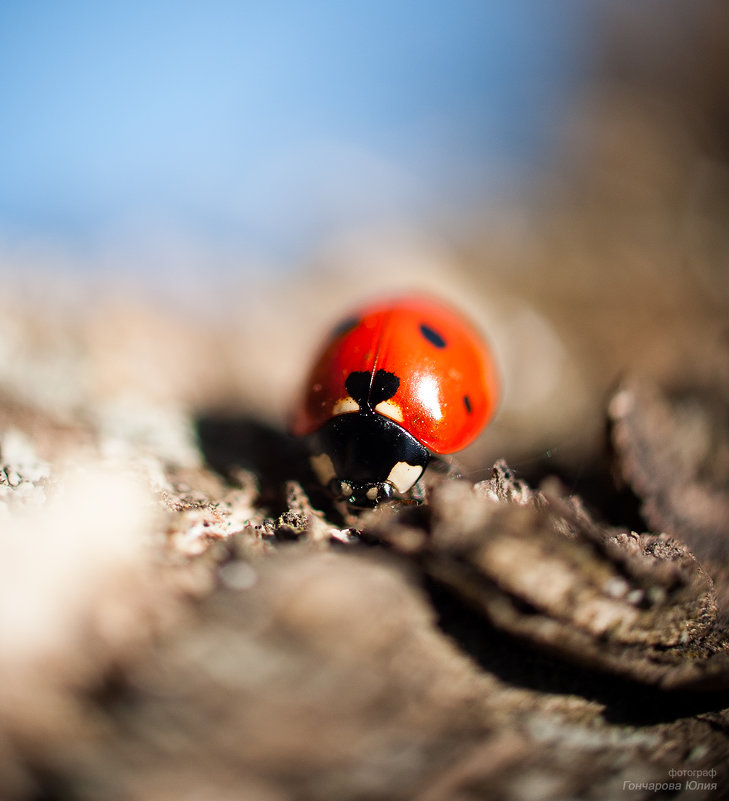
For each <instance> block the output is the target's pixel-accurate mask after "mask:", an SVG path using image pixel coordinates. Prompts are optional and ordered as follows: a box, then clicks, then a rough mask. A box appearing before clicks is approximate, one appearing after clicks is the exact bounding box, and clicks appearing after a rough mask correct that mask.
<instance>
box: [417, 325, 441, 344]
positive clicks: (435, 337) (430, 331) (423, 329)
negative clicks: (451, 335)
mask: <svg viewBox="0 0 729 801" xmlns="http://www.w3.org/2000/svg"><path fill="white" fill-rule="evenodd" d="M420 333H421V334H422V335H423V336H424V337H425V338H426V339H427V340H428V342H430V344H431V345H435V347H436V348H444V347H445V346H446V341H445V339H443V337H442V336H441V335H440V334H439V333H438V332H437V331H436V330H435V329H434V328H431V327H430V326H429V325H426V324H425V323H421V324H420Z"/></svg>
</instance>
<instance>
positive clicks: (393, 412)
mask: <svg viewBox="0 0 729 801" xmlns="http://www.w3.org/2000/svg"><path fill="white" fill-rule="evenodd" d="M375 411H376V412H379V413H380V414H381V415H383V416H384V417H389V418H390V420H394V421H395V422H396V423H402V421H403V419H404V417H403V413H402V409H401V408H400V404H399V403H395V401H393V400H384V401H380V402H379V403H378V404H377V406H375Z"/></svg>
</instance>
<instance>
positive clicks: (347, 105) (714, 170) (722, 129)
mask: <svg viewBox="0 0 729 801" xmlns="http://www.w3.org/2000/svg"><path fill="white" fill-rule="evenodd" d="M0 36H1V37H2V46H1V47H0V65H1V67H2V74H3V76H4V81H3V95H2V98H3V99H2V104H1V105H0V118H1V120H0V122H1V124H0V277H1V278H2V281H3V287H4V292H3V296H2V301H3V309H2V311H3V315H4V320H3V323H2V326H3V330H2V331H0V333H1V334H2V338H3V342H4V345H3V349H0V350H2V352H1V353H0V356H2V358H3V359H4V365H5V367H4V373H3V375H4V376H5V378H4V384H3V386H4V387H5V388H6V390H7V389H8V388H9V389H10V391H11V393H12V394H15V395H17V394H21V395H23V396H24V397H26V398H32V399H33V401H34V402H35V403H38V402H40V401H39V398H46V397H47V398H50V397H53V401H52V405H53V409H54V413H57V414H58V413H68V414H69V415H73V414H77V412H78V409H79V408H80V407H83V406H84V405H85V404H86V405H89V404H91V405H94V404H97V405H98V403H99V402H100V400H103V401H104V402H105V403H106V402H109V401H110V400H115V402H116V401H118V399H119V398H122V399H128V398H130V397H132V398H136V399H137V400H139V399H140V398H141V399H142V401H143V402H144V403H151V402H154V403H157V402H160V403H174V404H182V405H183V406H184V407H185V408H200V407H217V408H224V407H227V408H230V407H233V408H238V409H245V410H246V411H247V413H250V414H252V415H256V416H258V417H260V418H262V419H264V420H267V421H269V422H271V423H273V424H274V425H276V426H277V427H283V426H284V425H285V422H286V419H287V415H288V414H289V413H290V409H291V406H292V404H293V403H295V398H296V392H297V387H298V385H299V383H300V381H301V378H302V376H303V372H304V371H305V368H306V363H307V361H308V360H309V358H310V357H311V354H312V353H313V351H314V349H315V347H316V344H317V341H318V339H319V338H320V337H321V335H322V334H323V332H325V331H326V330H327V329H328V327H329V325H330V324H331V323H332V322H334V321H335V320H336V319H337V318H338V317H339V316H341V315H342V314H344V313H346V311H347V308H348V306H350V305H351V304H352V303H355V302H357V303H358V302H360V301H361V300H362V298H363V297H366V296H370V295H372V296H374V295H378V294H383V293H387V292H391V291H400V290H402V289H409V290H428V291H431V292H436V293H438V294H442V295H444V296H446V297H448V298H450V299H451V300H452V301H453V302H455V303H456V304H458V305H460V306H462V307H463V308H464V309H465V310H466V311H467V312H468V313H469V314H470V315H471V316H472V317H474V319H475V320H476V321H477V322H478V324H479V325H480V326H481V327H482V329H483V330H484V332H485V334H486V336H487V337H488V338H489V340H490V341H491V342H492V344H493V346H494V348H495V349H496V352H497V358H498V360H499V363H500V365H501V369H502V376H503V384H504V396H503V400H502V404H501V409H500V412H499V415H498V417H497V419H496V421H495V423H494V425H493V426H492V427H491V428H490V431H489V434H488V435H487V437H486V438H484V440H483V441H482V442H481V443H480V444H479V445H478V446H476V447H475V449H474V450H473V451H472V454H471V455H470V456H469V455H467V456H466V462H467V464H468V465H469V466H470V469H472V470H473V475H475V476H478V475H479V470H481V471H483V470H486V467H484V465H489V464H491V462H492V461H493V458H495V457H496V456H501V455H505V456H507V457H508V458H509V459H511V460H512V461H513V462H514V463H515V464H516V465H517V466H522V467H523V469H525V470H526V469H528V465H530V464H535V463H538V462H542V461H544V460H545V459H547V460H551V463H552V464H561V465H562V466H563V467H565V468H566V472H567V473H569V474H572V475H575V476H577V475H579V474H580V472H581V471H583V470H584V469H585V465H588V464H591V463H592V462H593V461H594V459H595V458H596V455H597V454H598V453H600V452H602V450H603V448H604V420H605V405H606V401H607V398H608V396H609V393H610V391H611V390H612V389H613V388H614V387H615V386H616V384H617V382H618V381H619V380H620V379H621V377H622V376H624V375H625V374H627V373H629V372H638V373H641V374H645V375H648V376H652V377H656V378H660V379H661V380H674V379H676V378H677V377H681V378H682V379H685V378H686V376H688V375H690V376H693V377H695V380H697V381H698V380H706V379H708V378H709V377H710V376H711V375H712V374H713V373H715V371H716V359H715V358H714V356H713V355H712V354H714V352H715V350H716V348H717V347H719V343H720V342H722V341H723V340H722V337H724V336H725V320H726V313H727V307H728V306H729V280H728V273H727V256H728V255H729V237H727V230H729V229H728V228H727V222H728V220H727V217H728V216H729V215H728V213H727V212H728V211H729V168H728V165H727V154H728V149H727V142H728V141H729V113H727V109H728V108H729V97H728V95H729V90H727V86H729V80H728V79H729V55H728V54H729V16H728V14H727V10H726V6H725V4H723V3H720V2H708V3H702V4H700V5H697V4H695V3H692V2H689V1H688V0H670V1H669V2H666V1H665V0H664V1H663V2H658V0H645V2H641V3H640V4H635V3H632V2H627V1H626V2H621V1H620V0H618V1H616V0H610V1H609V2H608V1H607V0H555V1H554V2H552V3H549V4H544V3H539V2H530V1H529V0H519V2H512V3H495V2H493V3H492V2H466V1H465V0H464V1H463V2H457V3H454V4H450V5H448V6H444V5H443V4H437V3H434V2H425V3H420V4H418V5H417V7H416V6H414V5H412V4H405V3H396V4H392V3H387V4H386V3H383V2H379V1H378V0H376V1H375V2H369V3H367V4H360V3H356V4H351V3H350V4H346V5H342V4H338V3H334V2H321V3H317V4H315V5H311V4H302V3H293V2H274V3H268V4H251V3H233V2H226V1H225V0H216V2H212V3H208V4H206V5H205V7H204V8H203V7H202V6H196V5H193V4H179V3H177V4H173V3H167V2H159V1H157V2H152V3H144V4H142V3H139V2H134V1H132V2H129V3H126V4H124V5H123V6H119V7H115V8H109V7H106V6H103V7H102V6H98V4H93V3H86V2H78V1H77V0H76V1H72V2H69V3H65V4H60V3H52V2H46V3H41V4H34V5H33V6H27V5H24V4H18V3H6V4H3V6H2V8H0ZM61 306H63V307H64V308H65V309H66V312H68V309H69V308H70V309H71V310H72V312H73V313H72V314H70V315H69V314H66V319H65V320H63V322H61V321H60V320H59V315H57V310H58V308H59V307H61ZM39 310H40V311H41V312H42V313H40V314H39ZM60 316H61V317H62V316H63V315H60ZM13 326H14V327H13ZM59 326H60V327H59ZM49 376H50V377H51V378H50V379H49ZM691 380H693V378H691ZM49 387H50V388H51V389H49ZM44 393H45V394H44ZM44 402H45V401H44ZM49 402H50V401H49ZM64 410H65V411H64Z"/></svg>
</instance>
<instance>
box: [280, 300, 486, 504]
mask: <svg viewBox="0 0 729 801" xmlns="http://www.w3.org/2000/svg"><path fill="white" fill-rule="evenodd" d="M498 392H499V381H498V377H497V372H496V366H495V364H494V360H493V357H492V355H491V352H490V350H489V348H488V347H487V346H486V344H485V342H484V341H483V340H482V339H481V337H480V336H479V334H478V333H477V331H476V329H475V328H474V327H473V326H472V325H471V324H470V323H469V322H468V321H467V320H465V319H464V318H463V317H462V316H461V315H460V314H459V313H458V312H457V311H455V310H454V309H452V308H450V307H449V306H447V305H445V304H443V303H441V302H440V301H437V300H435V299H431V298H425V297H401V298H395V299H391V300H384V301H382V302H379V303H374V304H371V305H367V306H364V307H363V308H361V309H359V310H357V311H356V312H355V313H353V314H350V315H349V316H347V317H346V318H344V319H343V320H342V321H341V322H340V323H339V325H337V326H336V327H335V328H334V329H333V331H332V332H331V333H330V335H329V338H328V339H327V340H326V342H325V343H324V346H323V347H322V349H321V351H320V353H319V355H318V357H317V359H316V361H315V362H314V364H313V367H312V369H311V371H310V373H309V376H308V379H307V381H306V384H305V391H304V393H303V397H302V400H301V403H300V404H299V406H298V408H297V410H296V413H295V415H294V419H293V424H292V432H293V434H294V435H296V436H299V437H306V438H308V441H309V445H310V449H311V450H310V452H311V465H312V468H313V470H314V472H315V473H316V475H317V478H318V479H319V481H320V482H321V483H322V485H323V486H324V487H325V488H326V489H327V490H328V491H329V492H330V493H331V495H332V496H333V497H334V499H335V500H337V501H342V502H344V503H345V505H346V506H348V507H352V508H355V509H363V508H369V507H373V506H375V505H377V504H378V503H379V502H380V501H383V500H387V499H393V498H394V499H401V500H406V499H407V498H408V497H409V496H408V493H410V491H411V489H412V488H413V486H414V485H415V483H416V482H417V481H418V479H419V478H420V477H421V476H422V474H423V471H424V470H425V468H426V466H427V465H428V462H430V461H431V459H433V458H434V457H439V456H442V455H445V454H450V453H454V452H455V451H459V450H461V449H462V448H464V447H465V446H466V445H469V444H470V443H471V442H472V441H473V440H474V439H475V438H476V437H477V436H478V434H479V433H480V432H481V430H482V429H483V427H484V426H485V425H486V423H487V422H488V421H489V420H490V419H491V417H492V416H493V414H494V411H495V408H496V403H497V398H498Z"/></svg>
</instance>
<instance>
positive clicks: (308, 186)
mask: <svg viewBox="0 0 729 801" xmlns="http://www.w3.org/2000/svg"><path fill="white" fill-rule="evenodd" d="M592 5H593V4H590V3H585V2H580V0H552V1H551V2H548V3H547V2H540V1H539V0H531V1H529V0H513V1H512V2H489V1H488V0H480V2H479V1H477V0H474V1H473V2H470V1H466V0H460V1H459V0H456V1H455V2H453V3H450V4H446V3H442V2H435V0H421V2H419V3H414V2H397V1H396V2H392V0H390V2H384V0H370V1H369V2H367V3H364V2H358V1H357V0H355V1H354V2H346V3H345V2H334V0H321V1H320V2H317V1H316V0H310V1H309V2H306V3H305V2H293V0H289V1H288V2H284V1H281V0H279V1H277V0H273V1H272V2H267V3H263V2H258V3H251V2H232V1H231V0H208V2H206V3H199V4H198V3H186V2H178V3H172V2H160V1H159V0H151V2H141V1H140V0H127V2H125V3H113V4H112V3H98V2H80V1H79V0H68V2H65V3H60V2H42V0H40V1H39V2H30V3H21V2H19V0H9V1H8V2H5V3H2V4H0V75H1V76H2V78H0V87H2V88H1V98H2V101H1V104H0V246H1V244H2V242H3V241H5V242H6V243H7V242H13V241H16V240H22V239H37V240H43V239H49V240H52V241H56V242H61V243H69V244H71V245H74V244H76V245H81V246H84V245H89V244H93V243H95V242H98V241H101V240H103V239H104V237H106V236H108V235H109V234H110V233H112V234H113V233H114V232H115V231H119V230H123V231H129V232H134V231H149V230H150V229H155V228H158V227H159V228H168V229H171V230H180V231H185V232H186V234H187V235H189V236H191V237H197V238H200V239H201V240H205V239H210V240H216V239H217V240H221V239H222V240H227V241H231V242H240V243H241V246H244V245H245V246H246V247H247V248H249V249H253V250H259V251H261V252H263V253H266V252H267V251H269V252H276V251H278V253H279V255H280V253H291V252H296V251H297V250H300V249H302V248H306V247H308V246H313V245H315V244H316V242H317V241H318V240H319V239H321V238H325V237H326V236H328V235H330V234H332V233H336V232H337V231H338V230H341V229H345V228H347V227H348V226H353V225H357V224H359V223H365V224H367V223H371V222H375V223H376V222H381V221H383V220H384V219H391V218H395V219H396V218H403V219H407V220H414V221H422V220H427V219H429V218H431V217H433V216H437V215H438V214H439V213H441V212H443V211H445V212H446V213H448V212H452V211H453V210H457V209H458V208H460V207H466V206H467V205H468V204H470V203H471V202H473V201H474V200H478V201H481V200H485V201H488V200H489V197H490V196H492V195H494V193H498V191H500V190H501V189H502V188H503V182H504V181H505V180H506V181H508V180H509V176H513V175H515V174H520V173H522V172H524V171H528V170H529V169H530V168H531V167H533V166H538V165H539V164H541V163H543V162H544V161H545V160H546V159H548V158H549V156H550V151H549V145H550V143H551V141H552V136H553V133H554V127H555V125H557V124H558V123H559V120H560V118H561V116H562V114H563V113H564V112H565V110H566V109H567V108H568V107H569V103H570V102H571V100H572V92H573V91H574V89H575V86H576V84H577V82H578V78H579V75H580V74H582V73H584V70H585V69H586V64H587V59H588V58H589V51H590V47H589V42H590V36H591V30H592V28H591V26H592V25H593V24H594V21H593V20H592V19H591V12H592V10H594V8H592Z"/></svg>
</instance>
